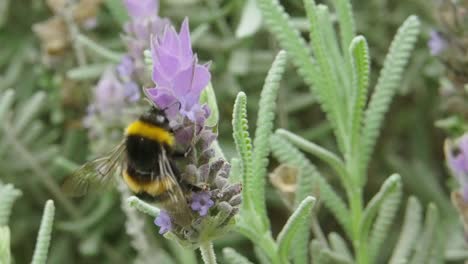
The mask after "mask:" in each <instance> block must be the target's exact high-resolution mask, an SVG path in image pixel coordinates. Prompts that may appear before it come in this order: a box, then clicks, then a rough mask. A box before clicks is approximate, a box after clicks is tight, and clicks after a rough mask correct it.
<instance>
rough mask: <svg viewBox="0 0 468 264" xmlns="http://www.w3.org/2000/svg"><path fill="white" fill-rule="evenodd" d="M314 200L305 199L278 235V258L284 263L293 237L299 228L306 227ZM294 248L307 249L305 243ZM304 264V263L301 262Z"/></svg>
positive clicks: (295, 245)
mask: <svg viewBox="0 0 468 264" xmlns="http://www.w3.org/2000/svg"><path fill="white" fill-rule="evenodd" d="M314 204H315V198H313V197H312V196H308V197H306V198H305V199H304V200H303V201H302V202H301V203H300V204H299V206H298V207H297V209H296V210H295V211H294V213H293V214H292V215H291V216H290V217H289V219H288V221H287V222H286V224H285V225H284V227H283V229H282V230H281V232H280V233H279V234H278V238H277V241H278V242H277V243H278V247H279V249H278V250H279V257H280V258H281V259H282V260H283V261H284V262H287V259H288V256H289V252H290V250H291V247H292V244H291V243H292V242H293V240H294V237H295V235H296V234H297V232H298V231H299V230H301V227H302V226H304V225H307V222H308V221H309V218H310V213H311V211H312V207H314ZM294 247H299V248H300V247H304V248H307V243H300V244H296V243H295V244H294ZM306 260H307V259H302V261H306ZM302 263H304V262H302Z"/></svg>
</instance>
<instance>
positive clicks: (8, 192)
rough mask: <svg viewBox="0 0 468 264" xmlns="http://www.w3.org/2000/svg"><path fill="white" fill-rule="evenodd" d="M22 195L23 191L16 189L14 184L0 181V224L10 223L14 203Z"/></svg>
mask: <svg viewBox="0 0 468 264" xmlns="http://www.w3.org/2000/svg"><path fill="white" fill-rule="evenodd" d="M21 195H22V193H21V191H20V190H18V189H15V188H14V187H13V185H11V184H3V183H2V182H0V226H6V225H8V220H9V219H10V214H11V208H12V207H13V203H14V202H15V201H16V199H18V198H19V197H20V196H21Z"/></svg>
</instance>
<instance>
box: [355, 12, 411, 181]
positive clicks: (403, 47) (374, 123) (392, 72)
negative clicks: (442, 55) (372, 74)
mask: <svg viewBox="0 0 468 264" xmlns="http://www.w3.org/2000/svg"><path fill="white" fill-rule="evenodd" d="M419 24H420V23H419V20H418V18H417V17H416V16H410V17H409V18H408V19H406V21H405V22H404V23H403V25H402V26H401V27H400V28H399V29H398V33H397V34H396V36H395V38H394V40H393V41H392V44H391V45H390V51H389V53H388V55H387V57H386V58H385V62H384V67H383V68H382V70H381V72H380V76H379V79H378V81H377V85H376V87H375V91H374V93H373V94H372V97H371V100H370V103H369V106H368V108H367V110H366V114H365V120H364V130H363V135H362V138H363V140H364V141H363V144H362V146H361V148H362V153H363V156H362V157H361V162H360V164H361V170H360V171H361V174H364V172H365V171H366V168H367V166H368V162H369V159H370V156H371V155H372V151H373V149H374V146H375V142H376V140H377V137H378V136H379V133H380V127H381V126H382V121H383V118H384V115H385V113H386V112H387V111H388V108H389V105H390V102H391V100H392V98H393V96H394V95H395V92H396V90H397V89H398V86H399V85H400V81H401V78H402V75H403V70H404V69H405V66H406V64H407V63H408V60H409V58H410V55H411V51H412V50H413V48H414V44H415V43H416V39H417V36H418V34H419Z"/></svg>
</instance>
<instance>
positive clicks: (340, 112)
mask: <svg viewBox="0 0 468 264" xmlns="http://www.w3.org/2000/svg"><path fill="white" fill-rule="evenodd" d="M304 6H305V10H306V14H307V18H308V19H309V23H310V39H311V40H310V41H311V46H312V50H313V52H314V54H315V57H316V59H317V62H318V65H319V68H320V74H321V80H322V83H321V87H320V90H325V91H326V95H325V96H326V100H327V101H328V102H330V109H328V111H330V112H329V113H330V117H331V118H332V119H331V121H332V125H334V128H335V134H336V138H337V141H338V146H339V147H340V150H341V152H343V153H345V152H346V151H345V150H346V146H345V142H348V140H347V137H348V136H347V133H346V128H345V126H344V125H345V120H344V113H345V109H347V100H343V96H340V95H342V94H343V93H342V92H343V91H344V90H343V89H344V88H343V87H340V86H339V84H338V78H337V76H336V74H335V73H334V72H333V71H332V67H331V62H330V60H329V56H328V53H327V50H328V47H327V46H326V43H325V39H324V34H323V31H322V30H323V28H322V27H321V25H320V23H319V19H318V11H317V6H316V4H315V1H314V0H304Z"/></svg>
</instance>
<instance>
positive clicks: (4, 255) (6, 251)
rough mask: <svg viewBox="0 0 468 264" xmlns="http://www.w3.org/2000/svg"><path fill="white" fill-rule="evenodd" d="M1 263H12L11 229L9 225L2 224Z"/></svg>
mask: <svg viewBox="0 0 468 264" xmlns="http://www.w3.org/2000/svg"><path fill="white" fill-rule="evenodd" d="M0 263H5V264H10V263H11V253H10V229H9V228H8V226H0Z"/></svg>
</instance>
